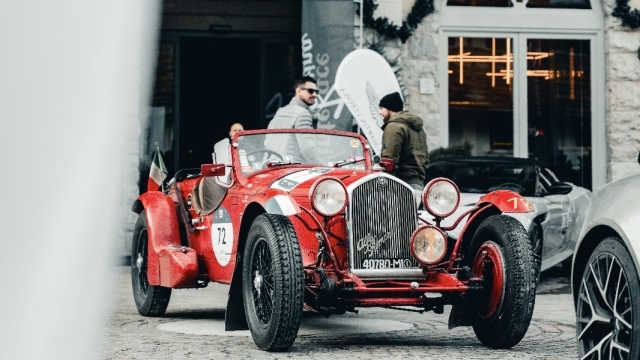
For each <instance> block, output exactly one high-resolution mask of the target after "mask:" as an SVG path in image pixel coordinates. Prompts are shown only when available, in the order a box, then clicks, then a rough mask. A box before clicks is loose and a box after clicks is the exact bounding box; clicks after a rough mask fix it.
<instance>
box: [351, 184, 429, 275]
mask: <svg viewBox="0 0 640 360" xmlns="http://www.w3.org/2000/svg"><path fill="white" fill-rule="evenodd" d="M381 178H382V179H384V180H379V179H381ZM382 183H386V184H384V185H383V184H382ZM349 212H350V217H351V229H350V235H351V236H350V251H351V260H352V263H351V268H352V269H356V270H359V269H368V270H371V269H390V270H393V269H400V268H404V269H407V268H417V267H418V262H417V261H416V260H415V259H414V257H413V256H412V255H411V251H410V250H409V240H410V238H411V234H412V233H413V231H414V230H415V229H416V227H417V213H416V207H415V200H414V198H413V190H412V189H411V188H408V187H406V186H405V185H403V184H401V183H399V182H397V181H395V180H394V179H392V178H390V177H386V176H383V175H380V176H378V177H374V178H372V179H369V180H367V181H365V182H363V183H362V184H360V185H358V186H356V187H355V188H354V189H353V191H352V198H351V201H350V209H349Z"/></svg>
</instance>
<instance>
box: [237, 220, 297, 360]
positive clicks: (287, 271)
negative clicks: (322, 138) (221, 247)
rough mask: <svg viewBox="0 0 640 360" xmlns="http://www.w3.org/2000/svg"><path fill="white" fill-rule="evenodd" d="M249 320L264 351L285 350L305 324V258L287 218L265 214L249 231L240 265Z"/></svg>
mask: <svg viewBox="0 0 640 360" xmlns="http://www.w3.org/2000/svg"><path fill="white" fill-rule="evenodd" d="M242 293H243V299H244V309H245V316H246V318H247V324H248V325H249V330H250V331H251V336H252V337H253V341H254V342H255V343H256V345H258V347H259V348H260V349H262V350H267V351H283V350H287V349H288V348H289V347H291V345H293V342H294V341H295V339H296V336H297V335H298V329H299V327H300V321H301V319H302V308H303V297H304V279H303V269H302V255H301V253H300V245H299V243H298V237H297V236H296V233H295V230H294V229H293V226H292V225H291V222H290V221H289V219H287V217H285V216H280V215H271V214H263V215H260V216H258V217H257V218H256V219H255V220H254V221H253V224H252V225H251V229H250V230H249V235H248V237H247V243H246V246H245V250H244V258H243V264H242Z"/></svg>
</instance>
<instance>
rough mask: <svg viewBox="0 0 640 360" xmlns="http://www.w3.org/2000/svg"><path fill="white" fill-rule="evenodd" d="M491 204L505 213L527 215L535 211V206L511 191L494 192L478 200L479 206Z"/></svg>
mask: <svg viewBox="0 0 640 360" xmlns="http://www.w3.org/2000/svg"><path fill="white" fill-rule="evenodd" d="M486 203H490V204H493V205H495V207H497V208H498V209H499V210H500V211H501V212H504V213H526V212H531V211H533V210H534V209H533V206H531V204H530V203H529V201H527V199H525V198H524V197H522V196H521V195H520V194H518V193H515V192H513V191H511V190H496V191H492V192H490V193H488V194H486V195H484V196H483V197H481V198H480V200H478V203H477V204H476V205H477V206H480V205H482V204H486Z"/></svg>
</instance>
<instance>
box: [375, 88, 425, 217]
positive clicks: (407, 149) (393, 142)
mask: <svg viewBox="0 0 640 360" xmlns="http://www.w3.org/2000/svg"><path fill="white" fill-rule="evenodd" d="M379 113H380V115H381V116H382V120H383V122H384V125H382V131H383V132H382V152H381V154H380V156H382V157H384V158H391V159H393V160H394V169H393V171H390V173H391V174H392V175H395V176H396V177H398V178H400V180H403V181H404V182H406V183H407V184H409V185H411V187H412V188H413V189H414V193H415V194H416V202H417V204H418V206H420V203H421V202H422V199H421V197H422V189H423V187H424V178H425V175H426V170H425V166H426V165H427V163H428V162H429V154H428V152H427V135H426V134H425V132H424V129H423V128H422V119H420V117H418V116H417V115H414V114H412V113H410V112H408V111H404V103H403V102H402V98H401V97H400V94H399V93H397V92H394V93H391V94H389V95H386V96H384V97H383V98H382V99H380V110H379Z"/></svg>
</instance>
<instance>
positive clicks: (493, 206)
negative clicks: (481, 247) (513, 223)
mask: <svg viewBox="0 0 640 360" xmlns="http://www.w3.org/2000/svg"><path fill="white" fill-rule="evenodd" d="M533 210H534V209H533V206H531V204H530V203H529V201H527V199H525V198H524V197H522V196H521V195H519V194H517V193H515V192H513V191H511V190H496V191H493V192H490V193H488V194H486V195H484V196H482V197H481V198H480V199H479V200H478V203H477V204H476V207H475V208H474V209H473V210H472V211H471V212H470V214H469V219H468V220H467V223H466V224H464V227H463V228H462V230H461V231H460V234H459V235H458V240H457V241H456V244H455V246H454V249H453V252H452V253H451V258H450V259H449V267H453V265H454V263H455V261H456V259H458V258H459V256H460V255H461V252H463V251H464V249H465V244H466V246H469V244H470V243H471V240H472V239H473V235H474V234H475V232H476V229H477V228H478V226H479V225H480V223H481V222H482V221H483V220H484V219H486V218H487V217H489V216H491V215H496V214H500V213H526V212H531V211H533Z"/></svg>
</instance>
